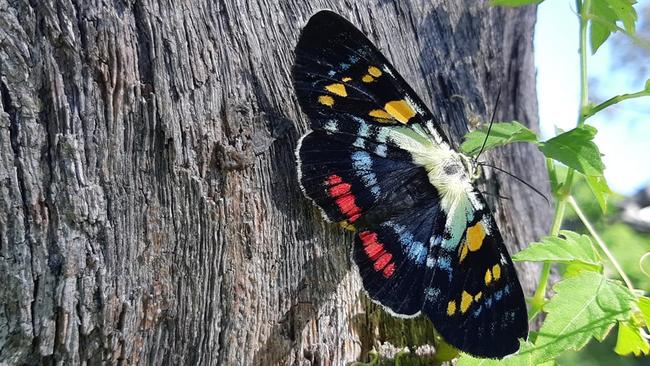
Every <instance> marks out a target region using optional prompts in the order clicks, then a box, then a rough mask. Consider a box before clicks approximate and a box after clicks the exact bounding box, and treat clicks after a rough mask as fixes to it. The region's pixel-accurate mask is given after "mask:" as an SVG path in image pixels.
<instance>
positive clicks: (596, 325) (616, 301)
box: [531, 272, 634, 362]
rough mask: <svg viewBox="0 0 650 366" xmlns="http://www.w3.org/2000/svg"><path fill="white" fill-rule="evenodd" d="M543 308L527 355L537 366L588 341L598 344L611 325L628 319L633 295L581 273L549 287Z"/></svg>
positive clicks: (600, 279)
mask: <svg viewBox="0 0 650 366" xmlns="http://www.w3.org/2000/svg"><path fill="white" fill-rule="evenodd" d="M553 290H554V291H555V296H553V297H552V298H551V300H550V301H549V302H548V303H547V304H546V305H545V306H544V310H545V311H546V312H547V316H546V320H545V321H544V324H543V325H542V327H541V328H540V330H539V336H538V337H537V340H536V341H535V345H534V348H533V349H532V350H531V352H535V353H538V354H539V357H536V359H537V360H538V362H543V361H547V360H550V359H552V358H555V357H556V356H557V355H559V354H560V353H562V352H564V351H565V350H568V349H572V350H579V349H581V348H582V347H584V345H585V344H587V342H588V341H589V340H590V339H591V338H592V337H594V338H596V339H597V340H599V341H602V340H603V339H604V338H605V336H606V335H607V333H609V331H610V329H611V328H612V327H613V326H614V324H615V323H616V322H617V321H619V320H625V319H628V318H629V315H630V310H631V304H632V302H633V301H634V295H633V294H632V293H631V292H630V290H628V289H627V288H626V287H624V286H621V285H620V284H619V283H618V282H616V281H612V280H609V279H607V278H605V277H604V276H603V275H601V274H599V273H596V272H582V273H580V274H579V275H577V276H575V277H572V278H568V279H565V280H562V281H560V282H558V283H557V284H555V286H553Z"/></svg>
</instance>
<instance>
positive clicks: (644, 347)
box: [614, 322, 650, 356]
mask: <svg viewBox="0 0 650 366" xmlns="http://www.w3.org/2000/svg"><path fill="white" fill-rule="evenodd" d="M614 352H616V353H618V354H619V355H621V356H626V355H629V354H634V355H635V356H641V355H647V354H648V353H650V344H648V341H647V340H646V339H645V338H643V336H642V335H641V331H640V329H639V328H638V327H635V326H633V325H631V324H629V323H627V322H619V323H618V338H617V339H616V347H615V348H614Z"/></svg>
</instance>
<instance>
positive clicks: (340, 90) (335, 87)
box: [325, 83, 348, 97]
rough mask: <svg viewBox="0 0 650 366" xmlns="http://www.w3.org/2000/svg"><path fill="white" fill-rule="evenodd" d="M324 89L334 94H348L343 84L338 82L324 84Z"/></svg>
mask: <svg viewBox="0 0 650 366" xmlns="http://www.w3.org/2000/svg"><path fill="white" fill-rule="evenodd" d="M325 89H327V90H328V91H330V92H332V93H334V94H336V95H340V96H342V97H347V96H348V91H347V90H345V85H343V84H339V83H334V84H330V85H328V86H326V87H325Z"/></svg>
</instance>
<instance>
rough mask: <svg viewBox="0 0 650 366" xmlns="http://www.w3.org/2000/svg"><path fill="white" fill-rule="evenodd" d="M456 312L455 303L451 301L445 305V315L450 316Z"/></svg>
mask: <svg viewBox="0 0 650 366" xmlns="http://www.w3.org/2000/svg"><path fill="white" fill-rule="evenodd" d="M455 312H456V301H454V300H451V301H450V302H449V304H447V315H449V316H452V315H454V313H455Z"/></svg>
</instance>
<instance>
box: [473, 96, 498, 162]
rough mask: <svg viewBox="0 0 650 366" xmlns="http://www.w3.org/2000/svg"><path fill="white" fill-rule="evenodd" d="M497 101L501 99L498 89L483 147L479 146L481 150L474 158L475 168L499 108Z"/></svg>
mask: <svg viewBox="0 0 650 366" xmlns="http://www.w3.org/2000/svg"><path fill="white" fill-rule="evenodd" d="M499 99H501V88H499V91H498V92H497V100H496V102H495V103H494V109H493V110H492V117H491V118H490V125H489V126H488V130H487V134H486V135H485V139H484V140H483V145H482V146H481V150H479V152H478V154H476V156H475V157H474V166H476V163H477V161H478V158H479V157H480V156H481V153H483V149H485V144H487V140H488V137H490V131H492V124H493V123H494V117H495V116H496V114H497V108H498V107H499Z"/></svg>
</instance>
